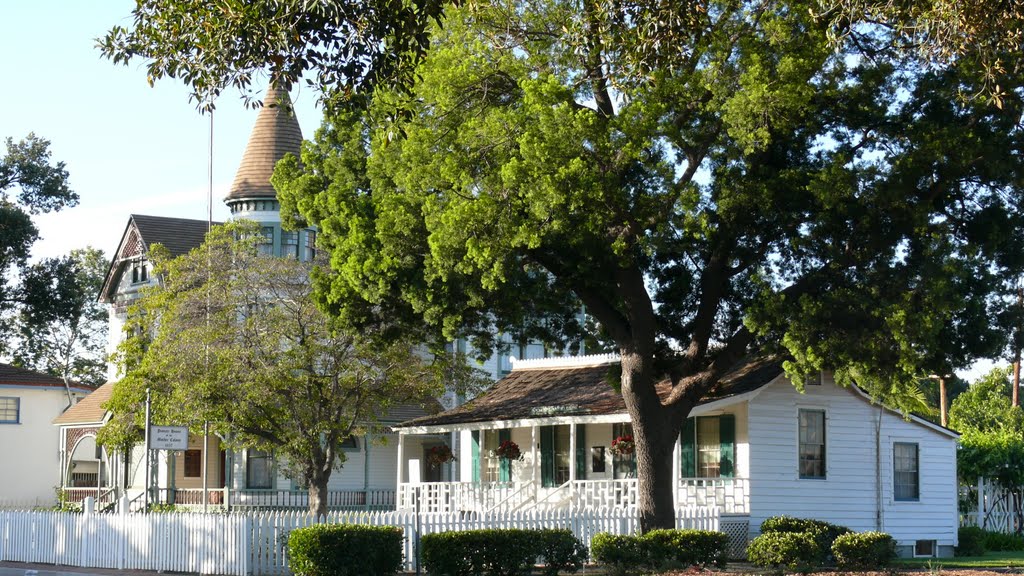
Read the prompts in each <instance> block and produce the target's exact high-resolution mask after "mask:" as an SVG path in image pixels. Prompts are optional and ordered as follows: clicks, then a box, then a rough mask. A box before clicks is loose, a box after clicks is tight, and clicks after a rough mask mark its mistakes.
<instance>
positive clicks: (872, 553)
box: [832, 532, 896, 570]
mask: <svg viewBox="0 0 1024 576" xmlns="http://www.w3.org/2000/svg"><path fill="white" fill-rule="evenodd" d="M832 555H833V556H834V557H835V559H836V566H837V567H838V568H839V569H840V570H879V569H881V568H885V567H886V566H888V565H889V563H890V562H892V561H893V560H895V559H896V541H895V540H893V538H892V536H890V535H889V534H886V533H885V532H850V533H847V534H842V535H840V536H838V537H836V539H835V542H834V543H833V544H832Z"/></svg>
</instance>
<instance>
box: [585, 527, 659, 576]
mask: <svg viewBox="0 0 1024 576" xmlns="http://www.w3.org/2000/svg"><path fill="white" fill-rule="evenodd" d="M590 556H591V557H592V558H593V559H594V561H595V562H598V563H599V564H603V565H604V566H605V568H606V569H607V570H608V573H609V574H612V575H613V576H619V575H624V574H632V573H633V572H637V571H639V570H640V569H642V568H645V567H647V566H648V553H647V549H646V546H645V545H644V542H643V541H642V540H641V539H640V538H639V537H637V536H617V535H615V534H609V533H607V532H601V533H600V534H595V535H594V538H593V539H592V540H591V541H590Z"/></svg>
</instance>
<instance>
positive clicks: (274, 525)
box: [0, 508, 719, 576]
mask: <svg viewBox="0 0 1024 576" xmlns="http://www.w3.org/2000/svg"><path fill="white" fill-rule="evenodd" d="M321 521H323V522H327V523H346V524H364V525H376V526H397V527H400V528H402V530H403V531H404V533H405V538H404V539H403V547H404V550H403V552H404V558H405V566H404V567H405V569H406V570H410V571H411V570H415V569H416V556H415V550H416V544H417V527H418V534H419V535H423V534H431V533H435V532H445V531H449V530H471V529H479V528H525V529H535V528H564V529H568V530H570V531H572V533H573V534H574V535H575V536H576V537H577V538H579V539H580V540H581V541H582V542H583V543H584V544H585V545H586V546H587V547H588V548H589V547H590V542H591V539H592V538H593V536H594V535H595V534H597V533H599V532H611V533H614V534H632V533H635V532H636V531H637V528H638V526H637V515H636V510H635V509H632V508H620V509H610V510H583V511H570V510H547V511H540V510H534V511H529V512H488V513H465V512H453V513H420V514H419V517H418V518H417V515H416V513H415V512H410V511H396V512H352V511H350V512H333V513H331V514H329V515H328V516H326V517H324V518H321ZM314 523H316V520H315V519H313V518H312V517H310V516H309V515H308V514H306V513H304V512H300V511H279V512H246V513H236V514H182V513H170V514H72V513H66V512H30V511H0V562H4V561H9V562H26V563H44V564H60V565H65V566H80V567H92V568H111V569H118V570H151V571H165V572H172V571H173V572H190V573H197V574H223V575H231V576H247V575H249V574H251V575H253V576H278V575H280V576H284V575H286V574H289V570H288V561H287V555H286V553H285V546H286V543H287V540H288V534H289V533H290V532H291V531H292V530H294V529H295V528H299V527H302V526H309V525H311V524H314ZM676 527H677V528H694V529H701V530H717V529H719V515H718V511H717V510H715V509H708V508H680V509H678V510H676Z"/></svg>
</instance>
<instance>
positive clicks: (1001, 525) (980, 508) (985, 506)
mask: <svg viewBox="0 0 1024 576" xmlns="http://www.w3.org/2000/svg"><path fill="white" fill-rule="evenodd" d="M960 492H961V497H960V525H961V526H980V527H982V528H984V529H986V530H992V531H994V532H1004V533H1006V534H1015V533H1019V532H1021V531H1024V486H1019V487H1017V488H1015V489H1013V490H1007V489H1005V488H1003V487H1001V486H999V485H997V484H995V483H993V482H990V481H987V480H985V478H978V483H977V484H976V485H975V486H961V487H960Z"/></svg>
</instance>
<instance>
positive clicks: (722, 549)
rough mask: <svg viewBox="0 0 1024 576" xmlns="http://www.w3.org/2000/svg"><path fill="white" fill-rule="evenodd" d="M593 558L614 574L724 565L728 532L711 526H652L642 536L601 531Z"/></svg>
mask: <svg viewBox="0 0 1024 576" xmlns="http://www.w3.org/2000/svg"><path fill="white" fill-rule="evenodd" d="M591 548H592V549H591V554H592V556H593V557H594V560H595V561H597V562H598V563H600V564H602V565H604V566H605V567H606V568H607V569H608V571H609V572H610V573H611V574H630V573H632V572H635V571H638V570H641V569H662V568H670V567H690V566H701V567H704V566H709V565H714V566H719V567H723V566H725V562H726V558H727V554H728V551H729V536H728V535H726V534H724V533H722V532H712V531H708V530H652V531H650V532H648V533H646V534H644V535H643V536H616V535H613V534H607V533H601V534H597V535H595V536H594V539H593V540H592V541H591Z"/></svg>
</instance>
